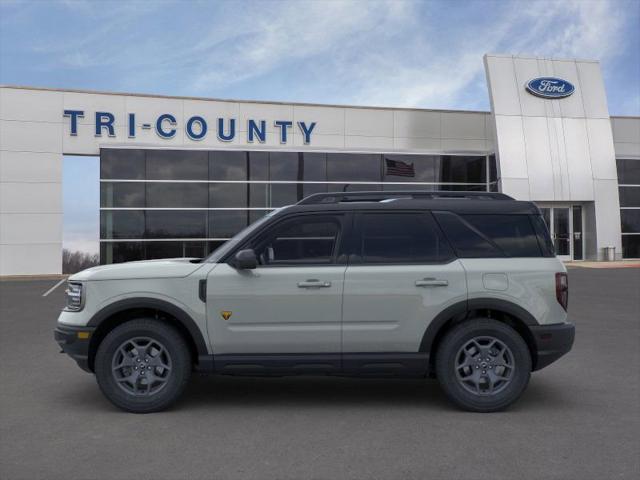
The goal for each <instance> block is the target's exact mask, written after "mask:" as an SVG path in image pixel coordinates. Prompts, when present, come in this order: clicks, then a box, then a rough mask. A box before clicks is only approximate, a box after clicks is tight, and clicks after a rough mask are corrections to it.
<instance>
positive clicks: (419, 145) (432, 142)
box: [394, 137, 442, 153]
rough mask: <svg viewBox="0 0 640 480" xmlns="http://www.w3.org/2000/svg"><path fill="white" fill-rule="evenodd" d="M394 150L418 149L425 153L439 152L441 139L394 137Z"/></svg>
mask: <svg viewBox="0 0 640 480" xmlns="http://www.w3.org/2000/svg"><path fill="white" fill-rule="evenodd" d="M394 147H395V149H396V150H420V151H424V152H425V153H441V151H442V141H441V140H440V139H439V138H404V137H396V138H395V139H394Z"/></svg>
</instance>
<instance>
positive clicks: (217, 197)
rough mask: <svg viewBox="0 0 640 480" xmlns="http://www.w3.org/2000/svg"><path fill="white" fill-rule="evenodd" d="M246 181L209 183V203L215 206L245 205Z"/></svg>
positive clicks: (239, 206)
mask: <svg viewBox="0 0 640 480" xmlns="http://www.w3.org/2000/svg"><path fill="white" fill-rule="evenodd" d="M247 204H248V199H247V184H246V183H211V184H209V205H210V206H212V207H216V208H241V207H247Z"/></svg>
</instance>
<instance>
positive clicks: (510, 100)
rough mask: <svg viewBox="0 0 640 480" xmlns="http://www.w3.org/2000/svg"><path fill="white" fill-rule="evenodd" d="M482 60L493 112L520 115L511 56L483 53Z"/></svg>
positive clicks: (516, 84)
mask: <svg viewBox="0 0 640 480" xmlns="http://www.w3.org/2000/svg"><path fill="white" fill-rule="evenodd" d="M484 61H485V69H486V71H487V83H488V84H489V97H490V98H491V105H492V111H493V113H494V114H496V115H520V114H521V113H522V112H521V109H520V101H519V99H518V81H517V80H516V76H515V71H514V66H513V58H512V57H511V56H503V55H485V57H484ZM498 92H499V93H498Z"/></svg>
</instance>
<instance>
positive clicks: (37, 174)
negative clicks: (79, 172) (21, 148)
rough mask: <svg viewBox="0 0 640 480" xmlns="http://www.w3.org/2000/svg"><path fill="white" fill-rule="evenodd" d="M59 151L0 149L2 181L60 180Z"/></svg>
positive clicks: (0, 178) (0, 176)
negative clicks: (12, 150)
mask: <svg viewBox="0 0 640 480" xmlns="http://www.w3.org/2000/svg"><path fill="white" fill-rule="evenodd" d="M61 180H62V155H61V154H59V153H33V152H9V151H3V150H0V182H51V181H55V182H59V181H61Z"/></svg>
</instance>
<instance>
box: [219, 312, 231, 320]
mask: <svg viewBox="0 0 640 480" xmlns="http://www.w3.org/2000/svg"><path fill="white" fill-rule="evenodd" d="M231 313H232V312H230V311H229V310H223V311H221V312H220V316H221V317H222V318H224V319H225V320H229V319H230V318H231Z"/></svg>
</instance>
